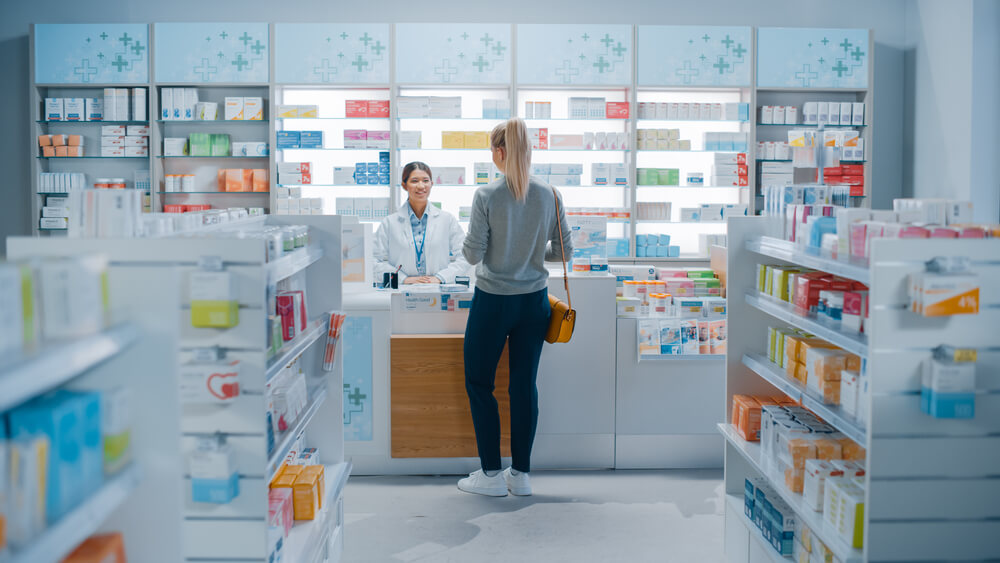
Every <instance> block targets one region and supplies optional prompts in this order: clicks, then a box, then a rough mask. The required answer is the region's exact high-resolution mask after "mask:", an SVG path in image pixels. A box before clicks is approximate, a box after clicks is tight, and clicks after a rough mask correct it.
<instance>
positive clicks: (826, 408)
mask: <svg viewBox="0 0 1000 563" xmlns="http://www.w3.org/2000/svg"><path fill="white" fill-rule="evenodd" d="M743 365H745V366H746V367H748V368H750V369H751V370H752V371H753V372H754V373H756V374H757V375H759V376H761V377H763V378H764V379H765V380H767V382H768V383H770V384H771V385H774V386H775V387H777V388H778V390H779V391H781V392H782V393H784V394H785V395H787V396H788V397H789V398H790V399H792V400H794V401H798V402H800V403H802V405H803V406H805V407H806V408H808V409H809V410H811V411H813V412H814V413H816V414H817V415H818V416H819V417H820V418H822V419H823V420H825V421H826V422H827V423H829V424H830V425H831V426H833V427H834V428H836V429H837V430H839V431H840V432H842V433H843V434H844V435H845V436H847V437H848V438H850V439H852V440H854V441H855V442H857V443H858V444H860V445H861V446H864V444H865V436H866V434H865V428H864V427H863V426H862V425H861V424H859V423H858V422H857V421H855V420H854V419H853V418H852V417H851V416H849V415H847V414H846V413H845V412H844V411H843V409H841V408H840V407H839V406H837V405H827V404H824V403H823V401H822V400H821V399H818V398H816V396H815V395H813V394H812V393H811V392H809V391H807V390H806V389H805V387H803V386H802V385H801V384H799V383H797V382H795V381H792V380H791V379H789V378H787V377H786V376H785V374H784V373H783V372H782V371H781V368H779V367H778V366H776V365H774V363H773V362H771V361H770V360H768V359H767V358H766V357H764V356H763V355H761V354H744V355H743Z"/></svg>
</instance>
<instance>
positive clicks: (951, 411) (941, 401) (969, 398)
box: [920, 387, 976, 418]
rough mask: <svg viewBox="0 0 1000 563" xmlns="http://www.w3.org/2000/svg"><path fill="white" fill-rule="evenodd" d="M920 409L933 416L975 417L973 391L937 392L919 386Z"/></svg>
mask: <svg viewBox="0 0 1000 563" xmlns="http://www.w3.org/2000/svg"><path fill="white" fill-rule="evenodd" d="M920 410H922V411H923V412H924V414H929V415H930V416H933V417H934V418H975V416H976V395H975V393H939V392H937V391H934V390H933V389H931V388H930V387H921V388H920Z"/></svg>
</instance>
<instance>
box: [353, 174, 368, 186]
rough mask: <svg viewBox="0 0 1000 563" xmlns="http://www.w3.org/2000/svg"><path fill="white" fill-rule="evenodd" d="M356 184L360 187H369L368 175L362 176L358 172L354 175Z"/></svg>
mask: <svg viewBox="0 0 1000 563" xmlns="http://www.w3.org/2000/svg"><path fill="white" fill-rule="evenodd" d="M354 183H355V184H357V185H359V186H364V185H367V184H368V174H362V173H360V172H356V173H355V174H354Z"/></svg>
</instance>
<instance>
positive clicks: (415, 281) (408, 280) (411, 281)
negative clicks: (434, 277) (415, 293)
mask: <svg viewBox="0 0 1000 563" xmlns="http://www.w3.org/2000/svg"><path fill="white" fill-rule="evenodd" d="M423 279H424V276H409V277H407V278H406V279H405V280H403V283H404V284H406V285H414V284H418V283H424V282H423V281H422V280H423Z"/></svg>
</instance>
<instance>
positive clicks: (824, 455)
mask: <svg viewBox="0 0 1000 563" xmlns="http://www.w3.org/2000/svg"><path fill="white" fill-rule="evenodd" d="M813 444H814V445H815V446H816V458H817V459H826V460H831V459H841V458H842V457H843V448H842V447H841V445H840V443H839V442H836V441H834V440H815V441H814V442H813Z"/></svg>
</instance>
